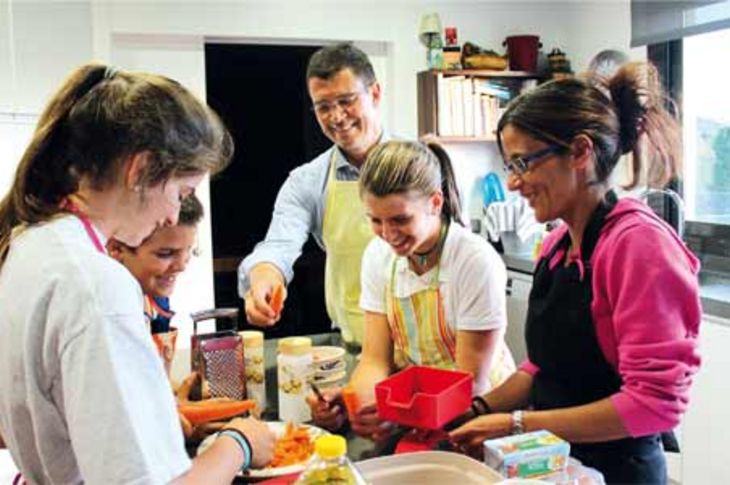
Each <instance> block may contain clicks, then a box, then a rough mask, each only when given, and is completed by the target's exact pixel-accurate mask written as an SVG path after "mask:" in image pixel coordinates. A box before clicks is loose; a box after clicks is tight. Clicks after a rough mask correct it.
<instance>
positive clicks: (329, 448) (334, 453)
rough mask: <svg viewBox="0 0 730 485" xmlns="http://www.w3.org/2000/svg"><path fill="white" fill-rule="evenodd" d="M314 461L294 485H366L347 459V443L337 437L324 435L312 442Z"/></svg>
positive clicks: (340, 437)
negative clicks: (314, 454)
mask: <svg viewBox="0 0 730 485" xmlns="http://www.w3.org/2000/svg"><path fill="white" fill-rule="evenodd" d="M314 452H315V453H316V457H315V459H314V460H313V461H312V463H310V464H309V466H308V467H307V468H306V469H305V470H304V472H302V474H301V475H300V476H299V478H298V479H297V481H296V482H294V484H295V485H367V483H368V482H367V481H365V478H363V476H362V474H361V473H360V471H359V470H358V469H357V467H355V465H354V464H353V463H352V462H351V461H350V459H349V458H348V457H347V442H346V441H345V438H343V437H342V436H338V435H334V434H332V435H325V436H320V437H319V438H317V441H315V442H314Z"/></svg>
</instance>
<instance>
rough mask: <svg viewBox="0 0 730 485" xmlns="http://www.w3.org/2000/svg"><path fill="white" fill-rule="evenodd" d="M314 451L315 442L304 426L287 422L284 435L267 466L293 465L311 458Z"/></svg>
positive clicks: (275, 447)
mask: <svg viewBox="0 0 730 485" xmlns="http://www.w3.org/2000/svg"><path fill="white" fill-rule="evenodd" d="M312 453H314V444H313V443H312V440H311V438H310V435H309V431H308V430H307V428H306V427H304V426H294V425H293V424H292V423H291V422H288V423H287V424H286V430H285V432H284V436H282V437H281V438H280V439H279V440H277V442H276V445H275V446H274V456H273V458H272V460H271V463H269V466H268V467H267V468H277V467H282V466H288V465H293V464H295V463H300V462H303V461H306V460H308V459H309V457H311V456H312Z"/></svg>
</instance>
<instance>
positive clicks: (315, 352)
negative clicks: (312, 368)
mask: <svg viewBox="0 0 730 485" xmlns="http://www.w3.org/2000/svg"><path fill="white" fill-rule="evenodd" d="M344 356H345V349H343V348H342V347H335V346H332V345H321V346H319V347H312V362H313V363H314V365H321V364H323V363H326V362H331V361H333V360H340V359H342V358H343V357H344Z"/></svg>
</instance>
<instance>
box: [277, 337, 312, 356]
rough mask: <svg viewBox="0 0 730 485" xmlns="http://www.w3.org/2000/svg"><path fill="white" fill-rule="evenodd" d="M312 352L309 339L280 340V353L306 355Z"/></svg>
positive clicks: (291, 338)
mask: <svg viewBox="0 0 730 485" xmlns="http://www.w3.org/2000/svg"><path fill="white" fill-rule="evenodd" d="M311 351H312V339H311V338H309V337H288V338H283V339H281V340H279V352H281V353H282V354H287V355H304V354H307V353H309V352H311Z"/></svg>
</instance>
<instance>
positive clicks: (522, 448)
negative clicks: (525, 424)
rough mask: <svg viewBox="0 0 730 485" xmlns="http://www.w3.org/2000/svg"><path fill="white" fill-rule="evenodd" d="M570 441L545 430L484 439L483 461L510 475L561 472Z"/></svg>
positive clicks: (531, 475) (533, 475)
mask: <svg viewBox="0 0 730 485" xmlns="http://www.w3.org/2000/svg"><path fill="white" fill-rule="evenodd" d="M569 455H570V443H568V442H567V441H565V440H563V439H561V438H558V437H557V436H555V435H554V434H552V433H551V432H549V431H546V430H540V431H533V432H531V433H524V434H518V435H514V436H507V437H504V438H498V439H493V440H486V441H484V462H485V463H486V465H487V466H489V467H491V468H493V469H495V470H496V471H497V472H498V473H500V474H502V475H503V476H505V477H507V478H515V477H521V478H529V477H537V476H540V475H546V474H548V473H554V472H561V471H564V470H565V465H566V463H567V461H568V456H569Z"/></svg>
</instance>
